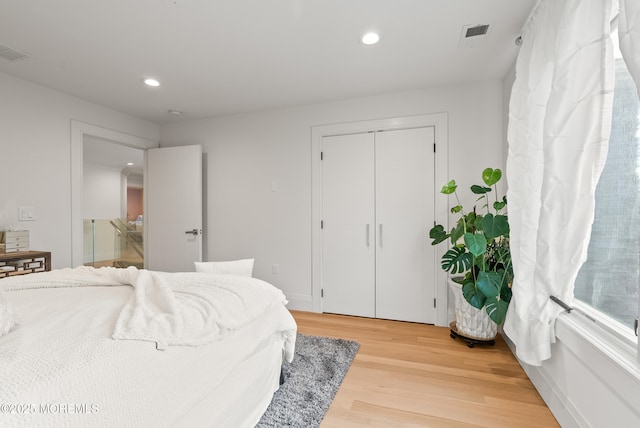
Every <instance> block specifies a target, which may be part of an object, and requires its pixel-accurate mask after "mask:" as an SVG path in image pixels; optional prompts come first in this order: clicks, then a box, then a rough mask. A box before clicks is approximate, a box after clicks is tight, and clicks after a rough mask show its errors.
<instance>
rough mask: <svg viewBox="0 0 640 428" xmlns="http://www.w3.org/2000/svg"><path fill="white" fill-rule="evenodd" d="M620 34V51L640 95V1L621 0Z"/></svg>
mask: <svg viewBox="0 0 640 428" xmlns="http://www.w3.org/2000/svg"><path fill="white" fill-rule="evenodd" d="M619 1H620V15H619V16H618V36H619V37H620V51H621V52H622V56H623V58H624V62H625V64H627V68H628V69H629V73H631V75H632V76H633V80H634V81H635V82H636V88H637V89H638V96H640V1H639V0H619Z"/></svg>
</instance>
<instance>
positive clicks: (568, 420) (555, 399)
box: [501, 332, 591, 428]
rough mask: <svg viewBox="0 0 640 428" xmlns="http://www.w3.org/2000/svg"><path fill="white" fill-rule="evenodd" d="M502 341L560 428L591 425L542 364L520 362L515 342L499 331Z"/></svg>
mask: <svg viewBox="0 0 640 428" xmlns="http://www.w3.org/2000/svg"><path fill="white" fill-rule="evenodd" d="M501 334H502V337H503V338H504V341H505V342H506V343H507V346H508V347H509V349H510V350H511V352H512V353H513V355H514V356H515V357H516V359H517V360H518V363H520V366H521V367H522V369H523V370H524V372H525V373H526V374H527V376H528V377H529V379H530V380H531V383H533V386H534V387H535V388H536V390H537V391H538V393H539V394H540V396H541V397H542V399H543V400H544V402H545V404H546V405H547V407H548V408H549V410H551V413H552V414H553V416H554V417H555V418H556V420H557V421H558V423H559V424H560V426H562V428H585V427H589V426H591V425H590V424H589V423H588V422H587V421H586V420H585V419H584V418H583V417H582V416H581V415H580V412H579V411H578V409H576V408H575V406H574V405H573V404H572V403H571V400H569V398H568V397H567V396H566V395H565V394H563V393H562V392H561V391H560V390H558V388H557V387H556V386H555V384H554V382H552V381H551V379H549V377H548V376H547V374H546V371H545V370H544V366H540V367H536V366H531V365H529V364H526V363H524V362H522V361H521V360H520V359H519V358H518V357H517V355H516V347H515V344H514V343H513V342H512V341H511V339H509V337H508V336H507V335H506V334H504V333H503V332H501Z"/></svg>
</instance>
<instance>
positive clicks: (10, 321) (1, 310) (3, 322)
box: [0, 290, 16, 337]
mask: <svg viewBox="0 0 640 428" xmlns="http://www.w3.org/2000/svg"><path fill="white" fill-rule="evenodd" d="M15 323H16V320H15V317H14V316H13V308H11V306H10V305H9V302H7V299H6V298H5V297H4V293H3V292H2V290H0V337H1V336H4V335H5V334H7V333H9V332H10V331H11V329H12V328H13V326H14V324H15Z"/></svg>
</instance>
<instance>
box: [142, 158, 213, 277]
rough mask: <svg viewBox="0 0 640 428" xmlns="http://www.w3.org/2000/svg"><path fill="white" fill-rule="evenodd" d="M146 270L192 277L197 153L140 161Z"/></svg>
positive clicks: (197, 245)
mask: <svg viewBox="0 0 640 428" xmlns="http://www.w3.org/2000/svg"><path fill="white" fill-rule="evenodd" d="M144 193H145V210H144V213H145V217H144V228H145V232H144V233H145V238H144V239H145V245H144V249H145V257H144V260H145V267H146V268H147V269H151V270H159V271H165V272H180V271H186V272H192V271H193V270H194V264H193V262H196V261H202V147H200V146H181V147H167V148H159V149H149V150H147V152H146V155H145V179H144Z"/></svg>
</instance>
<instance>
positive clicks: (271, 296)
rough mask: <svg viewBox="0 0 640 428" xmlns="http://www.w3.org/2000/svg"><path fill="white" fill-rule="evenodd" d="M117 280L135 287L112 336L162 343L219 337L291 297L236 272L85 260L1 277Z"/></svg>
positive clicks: (11, 281) (55, 283) (10, 286)
mask: <svg viewBox="0 0 640 428" xmlns="http://www.w3.org/2000/svg"><path fill="white" fill-rule="evenodd" d="M118 285H131V286H133V287H134V293H133V295H132V296H131V298H130V299H129V301H128V302H127V303H126V304H125V306H124V307H123V309H122V311H121V312H120V315H119V317H118V320H117V322H116V326H115V329H114V332H113V338H114V339H135V340H147V341H152V342H156V344H157V348H158V349H164V348H165V347H166V346H168V345H189V346H198V345H203V344H207V343H211V342H213V341H217V340H220V339H222V338H223V337H224V336H225V335H227V334H228V333H230V332H232V331H234V330H237V329H239V328H241V327H243V326H245V325H246V324H248V323H249V322H251V321H252V320H254V319H255V318H257V317H258V316H259V315H261V314H262V313H264V312H265V311H266V310H267V309H269V308H271V307H273V306H274V305H285V304H286V303H287V300H286V298H285V296H284V294H283V293H282V291H280V290H279V289H277V288H276V287H274V286H273V285H271V284H269V283H267V282H265V281H261V280H259V279H256V278H248V277H241V276H235V275H214V274H204V273H191V272H179V273H165V272H155V271H148V270H138V269H136V268H134V267H130V268H127V269H117V268H111V267H106V268H100V269H95V268H92V267H86V266H82V267H78V268H75V269H60V270H53V271H50V272H42V273H38V274H31V275H22V276H14V277H10V278H5V279H3V280H2V286H3V288H5V289H6V290H19V289H29V288H55V287H85V286H118ZM290 347H291V348H292V345H289V346H287V348H290ZM285 353H286V354H293V349H287V350H286V352H285ZM287 357H288V355H287ZM287 359H289V358H287Z"/></svg>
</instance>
